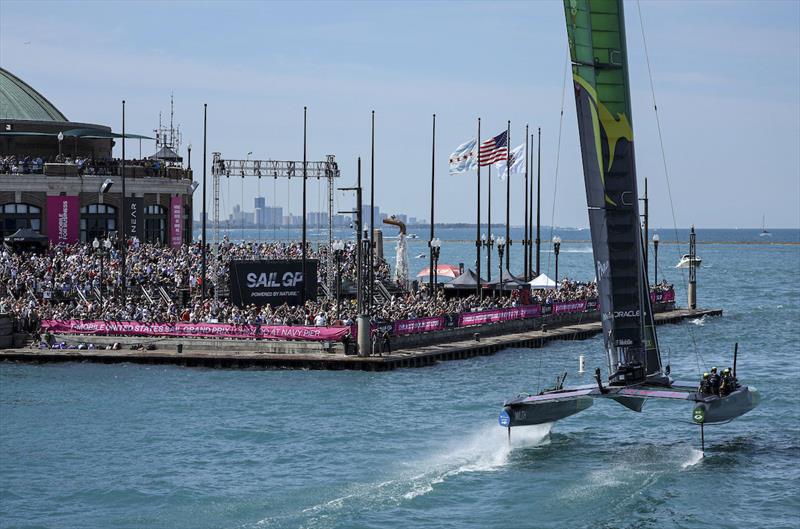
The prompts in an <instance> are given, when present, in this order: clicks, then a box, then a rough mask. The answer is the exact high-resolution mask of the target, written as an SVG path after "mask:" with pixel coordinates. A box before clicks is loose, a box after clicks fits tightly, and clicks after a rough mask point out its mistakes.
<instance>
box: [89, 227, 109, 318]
mask: <svg viewBox="0 0 800 529" xmlns="http://www.w3.org/2000/svg"><path fill="white" fill-rule="evenodd" d="M101 245H102V249H101V248H100V247H101ZM92 248H94V251H95V252H98V253H99V254H100V286H99V287H98V289H97V290H99V291H100V307H101V308H102V307H103V257H104V256H105V255H104V254H105V253H106V252H108V251H109V250H110V249H111V241H110V240H108V239H107V238H106V239H103V242H102V243H100V241H99V240H97V237H95V238H94V241H92Z"/></svg>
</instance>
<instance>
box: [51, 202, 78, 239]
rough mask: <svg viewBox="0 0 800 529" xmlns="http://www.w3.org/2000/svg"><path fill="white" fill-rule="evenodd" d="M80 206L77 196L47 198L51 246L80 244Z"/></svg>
mask: <svg viewBox="0 0 800 529" xmlns="http://www.w3.org/2000/svg"><path fill="white" fill-rule="evenodd" d="M79 206H80V202H79V200H78V197H77V195H76V196H65V195H59V196H49V197H47V236H48V237H49V238H50V243H51V244H73V243H76V242H78V233H79V232H78V226H79V222H80V216H79V211H80V209H79Z"/></svg>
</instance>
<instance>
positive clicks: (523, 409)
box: [499, 396, 594, 428]
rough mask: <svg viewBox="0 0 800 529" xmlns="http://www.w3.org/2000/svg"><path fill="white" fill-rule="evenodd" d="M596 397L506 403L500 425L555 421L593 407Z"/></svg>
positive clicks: (512, 425)
mask: <svg viewBox="0 0 800 529" xmlns="http://www.w3.org/2000/svg"><path fill="white" fill-rule="evenodd" d="M593 403H594V399H593V398H592V397H588V396H579V397H567V398H564V399H558V400H549V401H543V402H517V403H513V404H506V405H505V406H504V407H503V411H501V412H500V419H499V422H500V426H504V427H509V428H510V427H514V426H533V425H536V424H545V423H549V422H555V421H558V420H561V419H564V418H566V417H569V416H570V415H575V414H576V413H579V412H582V411H583V410H585V409H588V408H591V407H592V404H593Z"/></svg>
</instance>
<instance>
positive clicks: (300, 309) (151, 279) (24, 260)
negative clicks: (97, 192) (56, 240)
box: [0, 238, 669, 330]
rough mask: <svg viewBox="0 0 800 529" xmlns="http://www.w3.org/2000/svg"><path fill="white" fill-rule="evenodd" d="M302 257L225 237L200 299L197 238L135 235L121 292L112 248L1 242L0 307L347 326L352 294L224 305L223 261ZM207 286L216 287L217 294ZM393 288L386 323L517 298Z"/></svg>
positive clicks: (292, 249) (380, 316)
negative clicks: (175, 242)
mask: <svg viewBox="0 0 800 529" xmlns="http://www.w3.org/2000/svg"><path fill="white" fill-rule="evenodd" d="M101 248H102V247H101ZM326 253H327V248H326V247H325V246H321V247H320V248H318V249H313V248H311V247H310V246H309V248H308V250H307V257H308V258H310V259H320V262H321V263H322V262H324V261H325V258H326ZM355 253H356V252H355V245H353V244H348V245H346V246H345V249H344V250H343V251H342V252H341V254H339V256H338V262H339V270H340V274H341V275H340V278H341V281H342V284H349V285H353V284H354V283H355V280H356V274H357V270H356V268H357V259H356V255H355ZM301 254H302V247H301V245H300V244H299V243H280V242H279V243H273V242H269V243H233V242H231V241H229V240H228V239H227V238H225V239H224V240H223V241H222V242H221V243H220V244H219V245H218V246H217V247H216V248H212V249H211V250H209V252H208V254H207V262H208V265H207V278H208V284H207V294H208V295H207V296H206V297H205V298H203V297H202V284H201V277H202V275H201V274H202V270H201V246H200V244H199V243H193V244H189V245H183V246H181V247H180V248H171V247H165V246H162V245H155V244H144V243H139V242H138V241H137V240H136V239H134V240H133V241H131V242H130V244H129V245H128V246H127V251H126V270H125V275H126V277H127V288H126V289H125V291H124V292H123V288H122V266H121V263H122V261H121V252H120V251H119V250H118V249H117V248H115V247H112V248H111V249H110V250H109V251H107V252H105V251H102V250H95V249H94V248H93V247H92V245H91V244H87V243H82V244H75V245H68V246H67V245H60V246H55V247H51V248H50V249H49V250H48V251H47V252H46V253H44V254H37V253H31V252H22V253H19V252H14V251H12V250H11V249H9V248H7V247H3V248H2V250H1V251H0V313H12V314H14V315H16V316H17V317H18V319H19V320H20V322H21V324H22V326H23V327H24V328H25V329H27V330H33V329H35V328H36V326H37V323H38V322H39V321H40V320H42V319H59V320H68V319H78V320H97V319H102V320H107V321H138V322H151V323H168V322H179V321H180V322H191V323H198V322H206V323H212V322H220V323H231V324H261V325H270V324H274V325H332V324H337V323H341V324H345V325H347V324H350V323H352V322H353V321H354V320H355V317H356V308H357V307H356V302H355V300H354V299H353V297H352V296H342V299H341V302H340V303H338V304H337V302H336V301H335V300H331V299H326V298H325V297H324V296H320V297H319V299H318V300H315V301H307V302H306V303H305V304H304V305H300V306H289V305H282V306H277V307H270V306H269V305H265V306H262V307H257V306H255V305H250V306H245V307H237V306H234V305H233V304H232V303H231V302H230V301H229V299H228V296H227V295H226V294H227V293H226V292H225V291H226V290H227V285H228V269H229V263H230V262H231V260H253V259H300V258H301ZM216 264H218V266H215V265H216ZM101 272H102V273H101ZM374 274H375V277H376V279H378V280H379V281H382V282H384V283H385V284H387V285H390V286H391V279H390V278H391V272H390V268H389V265H388V263H387V262H386V261H385V260H384V259H381V258H377V257H376V258H375V265H374ZM215 277H216V278H217V281H214V278H215ZM317 279H318V281H319V282H320V283H322V284H325V282H326V280H327V269H326V267H325V266H322V265H320V266H319V267H318V278H317ZM215 284H217V285H219V291H218V292H216V293H214V290H213V288H214V286H215ZM656 288H657V289H662V290H666V289H667V288H669V285H667V284H666V283H662V284H659V285H657V286H656ZM392 291H393V292H394V294H392V295H391V296H390V299H388V300H387V301H385V302H382V303H380V304H376V305H375V306H374V307H373V312H372V317H373V319H375V320H380V321H390V322H391V321H396V320H405V319H414V318H420V317H427V316H440V315H444V314H450V313H458V312H469V311H476V310H483V309H490V308H504V307H511V306H516V305H518V304H519V303H521V297H520V296H519V292H518V291H513V292H510V293H508V295H505V296H496V295H493V294H490V295H488V296H484V297H483V298H482V299H481V298H480V297H478V296H477V295H475V294H474V293H471V294H470V295H467V296H460V297H459V296H455V297H454V296H451V295H444V293H443V292H440V293H439V295H437V296H430V295H428V293H427V291H426V288H425V287H424V286H423V288H421V289H416V290H408V289H405V288H399V286H397V285H395V286H394V288H393V289H392ZM343 292H347V290H343ZM350 292H352V290H350ZM215 294H217V295H215ZM101 297H102V303H101ZM596 297H597V286H596V284H595V283H594V282H590V283H580V282H577V281H572V280H570V279H567V278H564V279H562V280H561V281H560V284H559V288H558V289H556V290H547V291H543V290H537V291H533V292H532V293H531V296H530V299H529V302H531V303H554V302H559V301H572V300H581V299H593V298H596Z"/></svg>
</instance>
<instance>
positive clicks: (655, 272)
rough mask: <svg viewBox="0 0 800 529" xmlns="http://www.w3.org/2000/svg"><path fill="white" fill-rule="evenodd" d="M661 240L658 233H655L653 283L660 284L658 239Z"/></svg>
mask: <svg viewBox="0 0 800 529" xmlns="http://www.w3.org/2000/svg"><path fill="white" fill-rule="evenodd" d="M659 240H660V238H659V236H658V234H657V233H656V234H654V235H653V275H654V278H653V284H654V285H656V284H658V241H659Z"/></svg>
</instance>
